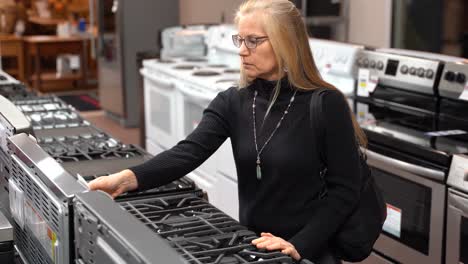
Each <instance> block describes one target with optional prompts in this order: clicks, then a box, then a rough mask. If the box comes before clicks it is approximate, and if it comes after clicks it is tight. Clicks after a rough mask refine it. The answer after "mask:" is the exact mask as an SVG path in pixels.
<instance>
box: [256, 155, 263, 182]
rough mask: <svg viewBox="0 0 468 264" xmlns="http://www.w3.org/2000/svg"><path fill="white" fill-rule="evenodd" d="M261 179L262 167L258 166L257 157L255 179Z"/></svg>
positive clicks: (258, 160)
mask: <svg viewBox="0 0 468 264" xmlns="http://www.w3.org/2000/svg"><path fill="white" fill-rule="evenodd" d="M261 179H262V169H261V168H260V159H257V180H261Z"/></svg>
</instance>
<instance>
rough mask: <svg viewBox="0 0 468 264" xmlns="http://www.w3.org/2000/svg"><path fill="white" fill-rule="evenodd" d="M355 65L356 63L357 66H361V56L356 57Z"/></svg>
mask: <svg viewBox="0 0 468 264" xmlns="http://www.w3.org/2000/svg"><path fill="white" fill-rule="evenodd" d="M356 65H357V66H358V67H361V66H362V59H361V58H358V59H357V60H356Z"/></svg>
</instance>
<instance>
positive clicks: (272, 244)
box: [252, 233, 301, 260]
mask: <svg viewBox="0 0 468 264" xmlns="http://www.w3.org/2000/svg"><path fill="white" fill-rule="evenodd" d="M260 235H261V237H259V238H257V239H254V240H252V244H253V245H255V246H257V248H265V249H267V250H281V253H283V254H286V255H289V256H291V257H292V258H293V259H295V260H300V259H301V255H299V252H297V250H296V248H295V247H294V245H293V244H291V243H289V242H288V241H286V240H284V239H282V238H281V237H277V236H274V235H272V234H270V233H261V234H260Z"/></svg>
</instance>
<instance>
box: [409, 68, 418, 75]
mask: <svg viewBox="0 0 468 264" xmlns="http://www.w3.org/2000/svg"><path fill="white" fill-rule="evenodd" d="M409 73H410V74H411V75H415V74H416V68H415V67H411V68H410V69H409Z"/></svg>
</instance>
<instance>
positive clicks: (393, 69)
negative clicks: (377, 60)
mask: <svg viewBox="0 0 468 264" xmlns="http://www.w3.org/2000/svg"><path fill="white" fill-rule="evenodd" d="M399 63H400V62H399V61H397V60H388V61H387V68H386V69H385V74H386V75H391V76H395V75H396V73H397V70H398V64H399Z"/></svg>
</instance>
